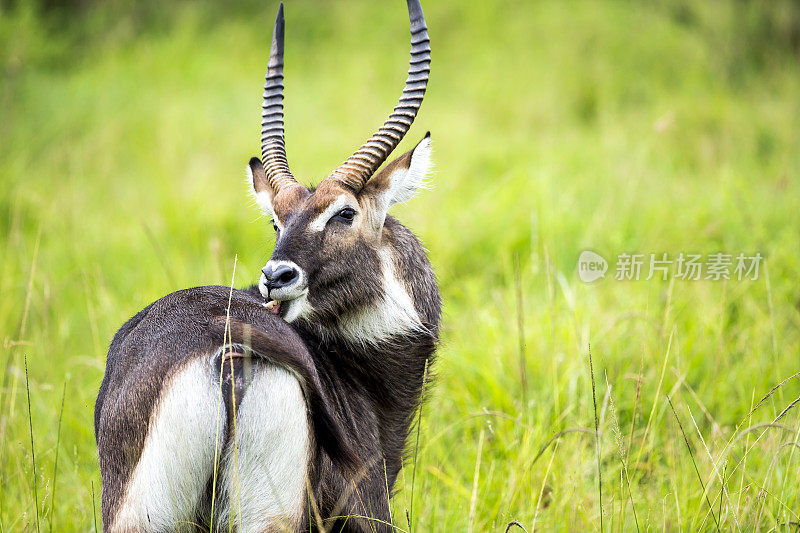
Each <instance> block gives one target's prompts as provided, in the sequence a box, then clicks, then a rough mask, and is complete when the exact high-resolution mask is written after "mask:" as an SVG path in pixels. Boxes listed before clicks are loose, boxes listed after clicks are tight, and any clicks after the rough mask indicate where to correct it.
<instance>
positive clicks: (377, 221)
mask: <svg viewBox="0 0 800 533" xmlns="http://www.w3.org/2000/svg"><path fill="white" fill-rule="evenodd" d="M407 3H408V13H409V19H410V26H411V60H410V66H409V70H408V78H407V80H406V85H405V88H404V89H403V93H402V96H401V97H400V101H399V103H398V105H397V106H396V107H395V108H394V111H393V112H392V113H391V114H390V115H389V118H388V119H387V120H386V122H384V124H383V126H381V128H380V129H378V131H377V132H376V133H375V134H374V135H373V136H372V137H371V138H370V139H369V140H367V142H366V143H364V144H363V145H362V146H361V147H360V148H359V149H358V150H357V151H356V152H355V153H354V154H353V155H351V156H350V157H348V158H347V159H346V160H345V161H344V162H343V163H342V164H341V165H340V166H339V167H338V168H337V169H335V170H334V171H333V172H331V173H330V175H329V176H328V177H327V178H325V179H324V180H322V182H321V183H320V184H319V185H318V186H317V187H316V188H310V189H309V188H306V187H304V186H303V185H301V184H300V183H298V181H297V180H296V179H295V178H294V176H293V175H292V173H291V172H290V170H289V165H288V162H287V158H286V149H285V142H284V128H283V35H284V20H283V5H282V4H281V6H280V7H279V8H278V16H277V19H276V21H275V28H274V30H273V37H272V46H271V51H270V59H269V67H268V72H267V75H266V84H265V85H264V100H263V113H262V121H261V154H262V159H261V160H259V159H258V158H255V157H254V158H252V159H251V160H250V163H249V168H248V174H249V177H250V179H251V181H252V186H253V192H254V194H255V197H256V201H257V203H258V204H259V206H260V207H261V209H262V210H263V211H264V212H265V213H267V214H269V215H271V216H272V222H273V226H274V228H275V232H276V244H275V249H274V251H273V253H272V256H271V258H270V259H269V261H268V262H267V264H266V266H264V268H263V270H262V276H261V279H260V282H259V290H260V292H261V294H262V295H263V296H264V298H265V299H266V300H267V301H268V303H267V307H269V308H270V310H271V311H272V312H273V313H276V314H279V315H280V316H282V317H283V318H284V319H285V320H287V321H289V322H292V321H295V320H306V321H310V322H313V323H315V324H320V323H328V324H329V325H331V326H332V327H336V325H335V323H337V322H339V324H338V326H339V327H343V328H344V329H347V330H348V331H349V333H350V335H349V336H351V337H354V338H358V337H359V336H361V337H363V336H364V334H366V336H367V337H376V336H377V337H381V336H385V335H384V334H386V335H388V334H391V333H392V331H389V330H391V329H392V328H393V326H392V324H395V326H397V327H399V328H400V329H403V328H402V326H406V327H414V326H416V325H418V324H419V323H420V315H419V313H418V308H419V306H420V303H419V302H416V301H415V300H418V299H419V298H420V294H419V293H420V291H419V290H415V289H414V288H413V287H411V286H410V285H411V284H412V282H411V281H410V280H406V279H404V276H410V275H413V274H419V270H417V272H416V273H415V272H402V271H403V270H409V269H411V270H415V269H416V266H414V265H417V266H419V267H420V268H423V269H424V268H426V267H427V268H429V265H428V263H427V259H426V258H425V257H424V251H422V248H421V246H419V244H418V243H417V242H416V239H414V238H413V236H411V240H413V243H412V245H411V246H410V247H411V248H414V245H416V247H417V248H418V249H414V250H411V251H410V253H412V254H414V253H417V254H419V255H422V258H419V257H417V258H412V259H411V260H410V262H409V261H406V262H405V263H403V261H399V260H398V259H397V255H398V254H403V253H406V254H408V253H409V251H408V250H398V248H399V247H400V246H399V243H400V241H403V244H404V245H406V247H408V246H407V245H408V243H409V240H408V235H410V232H409V231H408V230H406V229H405V228H404V227H402V226H401V225H400V224H399V223H397V222H396V221H394V219H392V218H391V217H388V218H387V210H388V209H389V207H390V206H392V205H393V204H395V203H398V202H405V201H407V200H409V199H410V198H412V197H413V196H414V195H415V193H416V192H417V190H418V189H419V188H420V187H421V186H423V180H424V178H425V175H426V173H427V172H428V170H429V167H430V135H429V134H426V135H425V137H424V138H423V139H422V140H421V141H420V142H419V143H418V144H417V145H416V147H415V148H414V149H413V150H411V151H409V152H408V153H406V154H404V155H402V156H400V157H399V158H398V159H395V160H394V161H392V162H391V163H389V164H387V165H386V166H385V167H384V168H383V169H381V170H380V171H378V168H379V167H380V166H381V165H382V164H383V163H384V162H385V161H386V159H387V158H388V156H389V154H391V152H392V151H393V150H394V149H395V147H397V145H398V144H399V143H400V141H401V139H402V138H403V137H404V135H405V134H406V132H407V131H408V130H409V128H410V127H411V124H412V122H413V121H414V117H415V116H416V114H417V111H418V109H419V107H420V104H421V103H422V99H423V96H424V94H425V89H426V87H427V83H428V74H429V71H430V41H429V38H428V31H427V26H426V24H425V19H424V16H423V13H422V8H421V6H420V3H419V0H407ZM404 232H405V233H404ZM415 261H416V262H417V263H419V261H422V263H424V264H417V263H415ZM431 279H432V274H431ZM415 293H417V294H415ZM415 296H416V298H415ZM436 302H437V303H438V292H437V293H436ZM343 320H347V321H348V324H349V325H348V326H346V327H345V326H343V325H342V324H341V322H342V321H343ZM381 321H382V322H383V323H384V324H383V325H379V324H378V323H379V322H381ZM348 328H349V329H348ZM387 328H388V329H387ZM395 329H397V328H395ZM384 330H386V331H384ZM373 340H374V339H373Z"/></svg>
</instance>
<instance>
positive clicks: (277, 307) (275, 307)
mask: <svg viewBox="0 0 800 533" xmlns="http://www.w3.org/2000/svg"><path fill="white" fill-rule="evenodd" d="M264 307H266V308H267V310H269V312H270V313H272V314H273V315H280V312H281V301H280V300H270V301H268V302H267V303H265V304H264Z"/></svg>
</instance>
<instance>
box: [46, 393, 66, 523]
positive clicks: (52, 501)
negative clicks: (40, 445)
mask: <svg viewBox="0 0 800 533" xmlns="http://www.w3.org/2000/svg"><path fill="white" fill-rule="evenodd" d="M66 395H67V382H66V381H65V382H64V388H63V390H62V391H61V409H60V410H59V411H58V430H57V431H56V458H55V461H53V494H52V496H51V497H50V517H49V528H50V531H51V532H52V531H53V514H54V513H55V512H56V475H57V474H58V448H59V445H60V444H61V419H62V418H63V417H64V398H65V397H66Z"/></svg>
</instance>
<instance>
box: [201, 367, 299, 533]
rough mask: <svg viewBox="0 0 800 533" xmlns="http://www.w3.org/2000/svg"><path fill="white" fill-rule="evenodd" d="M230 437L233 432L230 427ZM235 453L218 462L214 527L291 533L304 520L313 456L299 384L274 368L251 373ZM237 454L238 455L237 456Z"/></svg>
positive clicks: (238, 421)
mask: <svg viewBox="0 0 800 533" xmlns="http://www.w3.org/2000/svg"><path fill="white" fill-rule="evenodd" d="M228 430H229V431H230V432H232V431H233V428H228ZM230 442H231V443H233V442H236V443H237V445H238V450H237V449H234V446H233V445H229V446H228V447H227V449H226V451H225V455H224V457H223V460H222V478H221V479H222V491H223V495H224V496H223V499H222V502H221V503H222V505H221V506H220V507H219V508H218V511H217V516H216V517H215V522H216V523H219V524H225V525H227V524H228V523H229V522H228V521H229V519H230V520H233V523H234V524H235V525H241V527H240V528H238V529H236V530H237V531H284V530H288V531H294V530H296V528H297V527H298V526H299V524H300V520H301V518H302V515H303V510H304V505H303V504H304V501H305V489H306V485H305V482H306V476H307V475H308V466H309V461H310V453H311V448H310V445H311V436H310V428H309V423H308V415H307V409H306V404H305V401H304V399H303V394H302V391H301V389H300V384H299V382H298V381H297V379H296V378H295V377H294V376H292V375H291V374H290V373H289V372H287V371H286V370H283V369H281V368H277V367H274V366H266V365H265V366H260V367H258V368H256V369H255V372H254V376H253V381H252V382H251V383H250V385H249V386H248V388H247V392H246V393H245V395H244V398H243V399H242V401H241V402H240V406H239V409H238V411H237V413H236V434H235V435H231V440H230ZM237 452H238V453H237Z"/></svg>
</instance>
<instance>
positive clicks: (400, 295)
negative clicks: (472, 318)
mask: <svg viewBox="0 0 800 533" xmlns="http://www.w3.org/2000/svg"><path fill="white" fill-rule="evenodd" d="M378 253H379V255H380V260H381V273H382V275H383V299H382V300H381V301H380V302H378V303H377V305H376V306H374V307H368V308H366V309H362V310H360V311H358V312H357V313H355V314H353V315H350V316H344V317H342V319H341V320H340V322H339V325H338V330H339V333H340V334H341V335H342V336H344V337H345V338H346V339H348V340H349V341H350V342H352V343H354V344H369V343H373V344H374V343H378V342H380V341H383V340H387V339H389V338H391V337H392V336H394V335H402V334H404V333H410V332H412V331H415V330H423V329H424V326H423V325H422V321H421V320H420V318H419V314H418V313H417V310H416V309H415V308H414V302H413V300H412V299H411V295H410V294H409V293H408V291H407V290H406V288H405V286H404V285H403V283H402V282H401V281H400V280H399V279H398V278H397V275H396V273H395V268H394V261H393V260H392V253H391V251H390V250H388V249H385V248H384V249H381V250H380V251H379V252H378Z"/></svg>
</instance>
